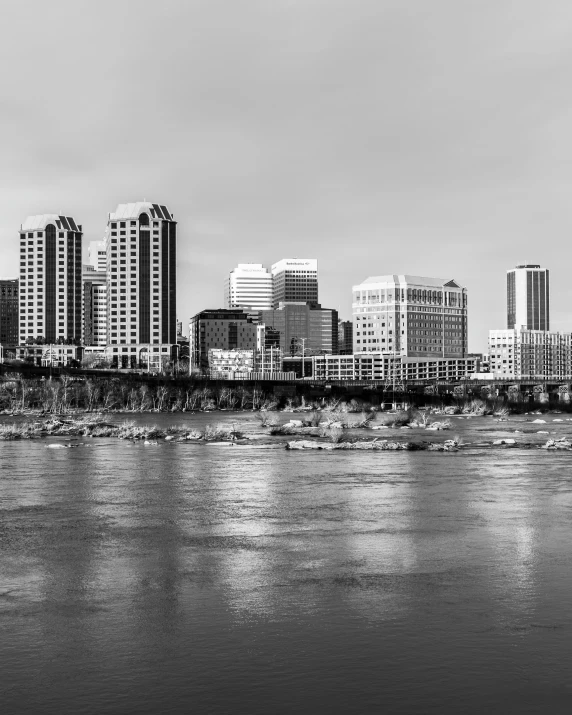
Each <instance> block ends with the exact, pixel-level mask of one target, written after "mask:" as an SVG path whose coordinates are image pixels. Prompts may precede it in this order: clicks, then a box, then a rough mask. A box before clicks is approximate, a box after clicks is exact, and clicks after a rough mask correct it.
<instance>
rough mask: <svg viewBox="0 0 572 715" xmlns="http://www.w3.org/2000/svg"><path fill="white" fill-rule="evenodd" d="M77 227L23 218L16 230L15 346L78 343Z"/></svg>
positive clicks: (64, 219) (55, 218)
mask: <svg viewBox="0 0 572 715" xmlns="http://www.w3.org/2000/svg"><path fill="white" fill-rule="evenodd" d="M81 252H82V228H81V226H80V225H77V224H76V223H75V221H74V219H73V218H70V217H69V216H59V215H57V214H42V215H40V216H29V217H28V218H27V219H26V220H25V221H24V223H23V224H22V226H21V228H20V344H21V345H23V344H24V343H26V341H27V340H28V339H29V338H33V339H37V338H42V339H43V341H44V342H45V343H48V344H53V343H56V342H57V341H58V340H60V339H61V340H63V341H66V342H72V341H73V342H76V343H77V344H78V345H79V344H81V339H82V263H81Z"/></svg>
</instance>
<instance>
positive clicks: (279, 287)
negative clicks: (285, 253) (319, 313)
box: [271, 258, 318, 309]
mask: <svg viewBox="0 0 572 715" xmlns="http://www.w3.org/2000/svg"><path fill="white" fill-rule="evenodd" d="M271 272H272V307H273V308H274V309H276V308H278V306H279V304H280V303H309V304H310V305H312V306H316V305H317V304H318V261H317V260H316V259H315V258H283V259H282V260H281V261H278V263H274V264H272V268H271Z"/></svg>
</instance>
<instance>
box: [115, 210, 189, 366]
mask: <svg viewBox="0 0 572 715" xmlns="http://www.w3.org/2000/svg"><path fill="white" fill-rule="evenodd" d="M106 248H107V344H108V352H110V355H111V358H112V359H115V354H117V356H121V358H122V362H123V363H125V362H129V363H133V362H139V359H140V358H141V357H142V356H141V353H142V352H145V353H148V352H154V353H168V354H170V353H171V352H172V351H173V346H176V344H177V224H176V222H175V221H174V219H173V215H172V214H171V212H170V211H169V209H168V208H167V207H166V206H161V205H159V204H153V203H150V202H147V201H140V202H137V203H131V204H120V205H119V206H118V207H117V209H116V211H114V212H113V213H111V214H109V221H108V227H107V238H106ZM126 358H129V360H128V361H126Z"/></svg>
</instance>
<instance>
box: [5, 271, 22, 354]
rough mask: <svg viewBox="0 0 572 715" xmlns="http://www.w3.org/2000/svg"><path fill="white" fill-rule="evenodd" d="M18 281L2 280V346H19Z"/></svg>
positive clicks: (15, 279) (12, 279) (14, 279)
mask: <svg viewBox="0 0 572 715" xmlns="http://www.w3.org/2000/svg"><path fill="white" fill-rule="evenodd" d="M18 312H19V298H18V279H17V278H0V345H2V346H3V347H4V348H6V347H11V348H13V347H15V346H16V345H18Z"/></svg>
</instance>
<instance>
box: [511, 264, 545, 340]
mask: <svg viewBox="0 0 572 715" xmlns="http://www.w3.org/2000/svg"><path fill="white" fill-rule="evenodd" d="M506 303H507V306H506V307H507V311H506V312H507V315H506V326H507V328H508V329H509V330H512V329H513V328H516V329H520V328H525V329H526V330H550V271H549V270H548V269H547V268H541V267H540V266H538V265H534V264H532V265H520V266H517V267H516V268H513V269H511V270H509V271H507V274H506Z"/></svg>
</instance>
